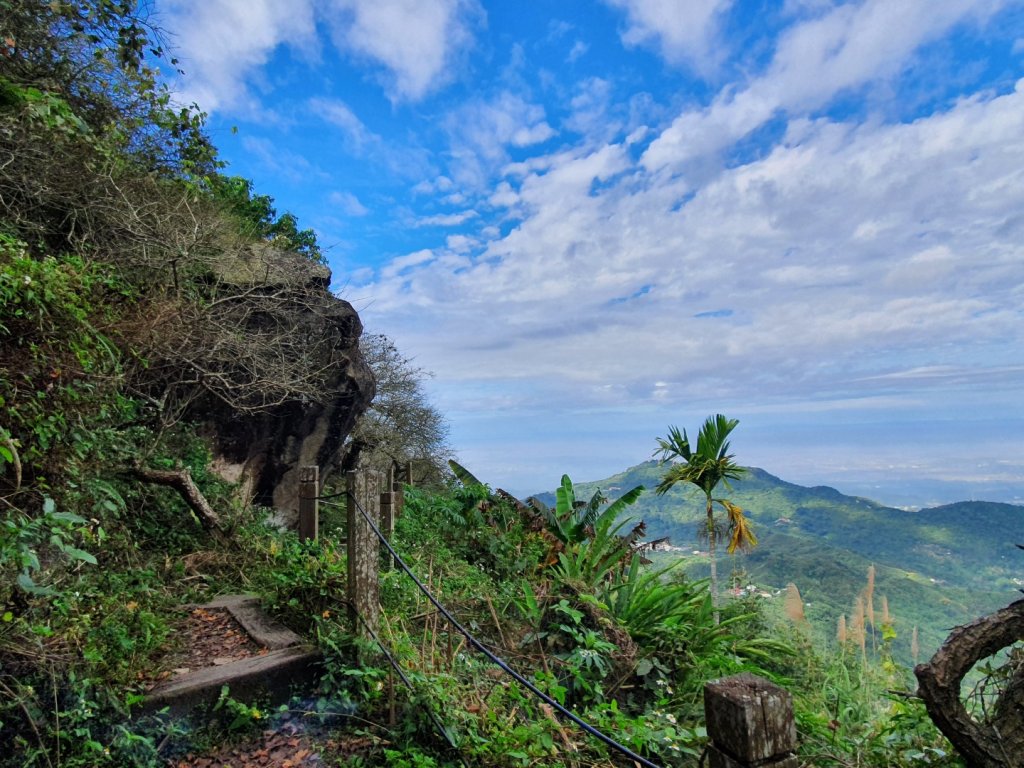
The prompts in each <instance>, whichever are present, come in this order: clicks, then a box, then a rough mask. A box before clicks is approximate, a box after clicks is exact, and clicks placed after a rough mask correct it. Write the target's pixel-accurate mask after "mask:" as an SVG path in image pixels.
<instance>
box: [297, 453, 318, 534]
mask: <svg viewBox="0 0 1024 768" xmlns="http://www.w3.org/2000/svg"><path fill="white" fill-rule="evenodd" d="M319 496H320V468H319V467H299V541H311V540H313V539H316V538H317V537H318V536H319V535H320V502H319V500H318V497H319Z"/></svg>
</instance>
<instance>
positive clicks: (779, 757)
mask: <svg viewBox="0 0 1024 768" xmlns="http://www.w3.org/2000/svg"><path fill="white" fill-rule="evenodd" d="M704 715H705V719H706V724H707V730H708V737H709V738H710V740H711V743H710V744H709V745H708V758H709V764H710V766H711V768H747V767H748V766H757V768H797V766H798V765H799V761H798V760H797V758H796V756H795V755H794V754H793V750H795V749H796V722H795V721H794V719H793V697H792V696H791V695H790V693H789V691H787V690H785V689H783V688H780V687H779V686H777V685H775V684H774V683H772V682H770V681H768V680H765V679H764V678H763V677H758V676H757V675H752V674H750V673H749V672H744V673H742V674H739V675H733V676H732V677H725V678H722V679H721V680H712V681H711V682H710V683H708V684H707V685H705V686H704Z"/></svg>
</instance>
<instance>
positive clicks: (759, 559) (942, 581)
mask: <svg viewBox="0 0 1024 768" xmlns="http://www.w3.org/2000/svg"><path fill="white" fill-rule="evenodd" d="M663 472H664V467H662V466H659V464H658V463H657V462H655V461H649V462H645V463H643V464H640V465H638V466H635V467H631V468H630V469H627V470H626V471H624V472H622V473H619V474H616V475H612V476H611V477H609V478H606V479H604V480H600V481H597V482H586V483H579V484H577V493H578V494H579V496H580V497H582V498H589V497H590V495H591V494H592V493H593V492H595V491H596V490H597V489H598V488H600V489H601V490H602V491H603V492H604V493H606V494H607V495H608V496H610V497H612V498H614V497H616V496H617V495H618V494H619V493H621V492H625V491H627V490H629V489H630V488H633V487H634V486H636V485H643V486H644V487H645V488H646V489H647V490H646V492H645V493H644V494H643V495H642V496H641V497H640V499H639V500H638V501H637V502H636V503H635V504H634V505H633V506H632V507H631V508H630V510H629V514H630V516H631V517H635V518H638V519H643V520H644V521H645V522H646V523H647V527H648V538H650V539H655V538H659V537H662V536H668V537H670V539H671V544H672V545H673V549H672V550H671V551H670V552H668V553H663V554H660V555H659V557H660V558H668V557H673V558H674V557H683V558H685V559H687V560H688V564H687V570H688V572H690V573H692V574H695V575H702V574H704V573H706V563H705V561H704V559H703V558H702V557H700V556H696V555H694V552H695V551H700V550H702V549H703V547H704V545H703V544H702V543H701V542H700V541H699V539H698V530H699V529H700V527H701V521H702V519H703V516H704V502H703V497H702V496H701V494H700V492H699V491H698V490H696V489H691V487H683V486H676V487H675V488H674V489H673V490H672V491H670V492H669V493H667V494H666V495H664V496H658V495H656V494H655V493H654V488H655V486H656V485H657V484H658V481H659V480H660V478H661V475H662V474H663ZM718 495H719V496H724V497H726V498H729V499H731V500H732V501H733V502H735V503H738V504H739V505H740V506H742V507H743V508H744V509H745V510H746V511H747V514H748V516H749V517H750V518H751V520H753V522H754V525H755V532H756V534H757V536H758V538H759V540H760V544H759V546H758V547H757V548H756V549H754V550H753V551H752V552H750V553H748V554H740V555H735V556H729V555H724V554H723V555H722V556H721V560H720V567H719V573H720V574H721V575H722V577H723V579H724V578H725V577H727V576H728V574H729V573H730V571H733V572H734V573H735V574H736V575H737V577H739V575H740V574H746V578H744V579H742V580H744V581H747V580H752V581H754V582H756V583H758V584H761V585H765V586H771V587H774V588H781V587H784V586H785V585H786V584H787V583H789V582H793V583H795V584H797V586H798V587H799V588H800V592H801V594H802V595H803V598H804V600H805V602H806V603H807V604H808V607H807V615H808V618H809V619H810V620H811V622H812V623H813V624H814V625H815V626H816V628H817V629H818V631H820V632H822V633H827V634H831V633H834V631H835V627H836V621H837V619H838V617H839V615H840V614H842V613H846V614H849V612H850V610H851V606H852V604H853V601H854V599H855V598H856V596H857V594H858V593H859V592H860V591H861V590H862V589H863V587H864V584H865V581H866V574H867V569H868V567H869V566H870V565H871V564H874V565H875V568H876V572H877V573H876V588H875V594H876V599H879V598H880V597H881V596H882V595H885V596H886V597H887V599H888V602H889V607H890V611H891V612H892V615H893V618H894V621H895V627H896V631H897V633H898V637H897V640H896V649H897V652H898V654H899V655H900V657H901V658H903V659H904V660H905V661H909V660H910V635H911V632H912V628H913V627H914V626H917V627H918V629H919V635H920V646H921V653H922V655H928V654H930V653H931V652H932V651H933V650H934V649H935V648H936V647H937V646H938V645H939V643H940V642H941V641H942V639H944V638H945V636H946V635H947V634H948V630H949V628H951V627H953V626H956V625H958V624H963V623H965V622H967V621H970V620H972V619H974V618H976V617H978V616H980V615H982V614H984V613H987V612H988V611H990V610H992V609H994V608H997V607H1000V606H1003V605H1005V604H1007V603H1009V602H1010V601H1012V600H1013V599H1014V598H1015V596H1016V595H1017V592H1016V589H1017V586H1018V583H1017V582H1015V581H1014V580H1015V579H1020V578H1024V556H1021V553H1020V551H1019V550H1017V549H1016V547H1015V546H1014V544H1015V543H1016V542H1018V541H1021V542H1024V507H1020V506H1015V505H1012V504H998V503H993V502H980V501H965V502H959V503H956V504H949V505H945V506H942V507H935V508H932V509H922V510H919V511H906V510H901V509H894V508H891V507H885V506H883V505H881V504H878V503H876V502H874V501H871V500H869V499H864V498H858V497H853V496H846V495H844V494H842V493H840V492H839V491H837V490H835V489H834V488H829V487H827V486H817V487H814V488H807V487H804V486H800V485H795V484H793V483H788V482H786V481H784V480H781V479H780V478H778V477H775V476H774V475H771V474H769V473H768V472H765V471H764V470H762V469H756V468H750V470H749V472H748V473H747V475H746V476H745V477H744V479H743V480H741V481H738V482H735V483H733V487H732V489H731V490H726V489H721V491H720V493H719V494H718ZM548 496H549V494H541V495H540V496H539V497H538V498H540V499H541V500H542V501H545V502H552V501H553V497H551V498H547V497H548ZM723 583H725V582H724V581H723ZM876 610H879V609H878V607H877V606H876Z"/></svg>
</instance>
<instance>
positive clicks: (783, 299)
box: [372, 87, 1024, 408]
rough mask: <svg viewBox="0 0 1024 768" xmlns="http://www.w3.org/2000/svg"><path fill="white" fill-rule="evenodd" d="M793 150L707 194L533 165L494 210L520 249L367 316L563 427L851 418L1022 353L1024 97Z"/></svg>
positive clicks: (979, 101)
mask: <svg viewBox="0 0 1024 768" xmlns="http://www.w3.org/2000/svg"><path fill="white" fill-rule="evenodd" d="M1022 90H1024V87H1022ZM801 135H802V141H801V143H800V144H799V145H797V146H787V145H780V146H777V147H776V148H775V149H774V151H772V152H771V153H770V154H769V155H767V156H766V157H764V158H762V159H760V160H757V161H754V162H751V163H748V164H747V165H744V166H741V167H738V168H734V169H731V170H728V171H725V172H723V173H721V174H720V175H719V176H717V177H716V178H715V179H714V180H713V181H712V182H710V183H708V184H706V185H705V186H703V187H701V188H698V189H696V190H694V189H691V188H690V187H688V186H687V184H686V182H684V181H682V180H680V179H678V178H676V179H665V178H662V177H661V176H659V175H649V174H645V173H644V171H643V170H642V168H641V167H637V166H635V165H634V164H633V161H631V160H630V159H629V156H628V154H627V152H626V149H625V147H623V146H620V145H608V146H605V147H603V148H601V149H600V150H597V151H593V152H583V153H581V152H579V151H566V152H559V153H557V154H553V155H548V156H546V157H543V158H535V159H534V160H533V161H532V162H531V163H528V164H523V165H522V166H521V168H520V173H521V176H522V178H521V181H520V182H519V183H518V189H516V188H513V187H512V185H511V184H508V183H507V182H506V183H503V184H501V185H500V186H499V187H498V188H497V191H496V192H495V195H494V197H495V198H497V199H500V200H501V201H502V202H507V203H509V204H512V203H514V204H516V206H517V211H518V215H520V216H521V217H522V218H521V221H519V222H518V223H517V225H516V226H515V227H514V228H513V229H512V230H511V231H510V232H509V233H508V234H506V235H505V236H504V237H501V238H500V239H497V240H494V241H492V242H490V243H489V244H487V245H486V246H485V248H484V251H483V252H482V254H480V255H479V256H478V257H476V258H475V259H474V260H473V261H471V262H469V263H468V264H467V262H460V266H459V268H458V269H452V270H451V271H450V272H447V273H446V272H444V271H443V270H439V269H437V264H436V263H433V264H431V266H430V269H419V268H418V267H416V266H413V267H411V268H410V269H408V270H407V271H405V272H403V274H402V279H401V281H400V282H398V281H393V280H390V279H388V278H387V277H386V276H384V275H383V274H382V275H381V278H380V280H379V281H378V282H377V283H375V284H374V285H373V286H372V291H373V293H374V294H375V296H376V297H377V302H376V303H375V305H374V307H373V308H372V312H375V313H381V315H386V316H387V317H388V318H389V319H388V322H389V324H391V325H392V326H393V327H395V328H396V329H397V328H400V329H401V330H400V333H401V335H402V336H403V337H404V338H407V339H409V343H410V344H412V345H413V346H414V347H415V348H416V349H417V350H418V353H419V354H420V355H421V357H422V359H423V360H424V363H425V365H427V366H428V367H430V368H433V369H436V370H441V368H442V361H443V369H444V372H443V374H442V377H443V378H444V379H445V380H446V381H448V382H449V384H450V385H451V386H457V387H463V386H471V384H472V383H473V382H481V381H487V380H489V379H492V378H495V379H501V380H502V381H503V382H508V381H509V380H514V379H517V378H522V379H523V380H524V382H529V384H528V386H529V387H530V388H532V389H533V390H534V392H535V397H537V398H539V400H541V401H546V402H548V403H550V404H552V406H554V404H555V403H561V404H563V406H564V407H566V408H580V407H584V406H590V407H598V406H600V407H612V406H613V405H615V404H616V403H622V402H624V401H628V402H629V403H630V404H631V407H639V406H640V405H642V404H643V403H648V404H650V403H652V402H653V400H655V399H656V400H657V401H658V402H659V403H668V404H673V403H674V404H686V403H690V404H691V405H690V407H692V403H699V402H705V401H722V400H727V399H730V398H742V397H744V396H745V395H744V393H751V392H755V391H756V392H757V393H758V394H757V397H758V398H760V399H762V400H763V399H765V398H769V397H771V396H778V397H780V398H801V397H807V396H810V395H812V394H813V395H814V396H815V397H816V398H819V399H824V400H829V399H834V398H835V399H840V400H841V399H844V398H847V397H848V394H847V390H848V389H849V388H850V387H853V386H854V384H853V383H852V382H853V381H854V379H857V380H863V379H864V377H866V376H871V375H875V374H877V373H879V372H885V371H886V370H889V369H890V366H891V364H892V363H894V362H895V361H897V360H898V361H899V362H900V363H901V364H903V365H904V366H911V367H913V366H919V367H927V366H936V365H945V364H949V361H951V360H957V361H958V362H959V363H960V364H965V363H967V362H968V361H971V362H973V357H977V356H987V355H991V354H992V349H991V346H990V344H992V343H995V342H997V341H998V340H999V339H1002V338H1006V337H1007V334H1009V335H1013V334H1015V333H1017V330H1016V329H1018V328H1019V324H1020V316H1019V309H1018V308H1019V307H1020V306H1022V305H1024V288H1022V287H1021V286H1022V285H1024V273H1022V270H1024V246H1022V245H1021V244H1020V243H1021V242H1024V241H1022V239H1021V237H1020V235H1021V234H1022V233H1021V232H1020V231H1019V230H1020V229H1022V228H1024V223H1018V224H1017V225H1016V227H1017V229H1013V228H1012V227H1011V228H1009V229H1007V223H1008V222H1010V223H1012V222H1014V221H1019V219H1020V217H1019V213H1018V211H1019V210H1020V209H1021V207H1022V205H1024V191H1022V190H1024V171H1021V170H1020V169H1022V168H1024V145H1022V144H1021V143H1020V141H1019V136H1020V135H1024V92H1015V93H1012V94H1007V95H1004V96H1000V97H998V98H994V97H991V96H990V97H988V98H975V99H971V100H964V101H962V102H960V103H958V104H956V105H955V106H954V107H953V108H951V109H950V110H949V111H948V112H946V113H942V114H936V115H934V116H932V117H930V118H925V119H921V120H918V121H917V122H915V123H913V124H909V125H890V126H884V125H870V124H869V125H864V126H852V125H842V124H835V123H830V122H828V121H823V120H819V121H816V122H814V123H813V124H810V125H805V126H803V127H802V128H801ZM949 137H955V140H951V139H950V138H949ZM680 200H686V201H687V202H685V203H684V204H682V207H678V206H679V204H680V203H679V201H680ZM880 222H881V224H879V223H880ZM866 223H875V226H876V235H875V237H864V236H863V234H864V231H865V228H866ZM858 233H860V236H858ZM440 306H444V307H446V309H445V312H444V313H443V316H442V315H431V319H430V320H429V322H424V315H423V314H422V312H416V314H412V311H413V308H423V307H440ZM723 310H730V311H729V312H726V311H723ZM702 313H705V314H706V313H710V315H709V316H705V317H695V315H699V314H702ZM396 333H398V331H397V330H396ZM1002 354H1004V355H1005V354H1006V352H1005V351H1004V352H1003V353H1002ZM511 361H522V364H518V365H517V364H512V365H510V364H509V362H511ZM526 361H528V365H527V364H526ZM1010 362H1011V361H1006V360H1001V359H999V358H998V356H995V357H993V358H992V359H990V360H986V363H985V364H986V365H987V366H989V367H998V366H1000V365H1007V364H1009V363H1010ZM658 381H660V382H662V383H664V384H665V386H662V387H655V386H654V382H658ZM609 382H614V386H612V387H611V388H609V387H608V383H609ZM524 385H525V384H524ZM881 385H882V382H879V386H881Z"/></svg>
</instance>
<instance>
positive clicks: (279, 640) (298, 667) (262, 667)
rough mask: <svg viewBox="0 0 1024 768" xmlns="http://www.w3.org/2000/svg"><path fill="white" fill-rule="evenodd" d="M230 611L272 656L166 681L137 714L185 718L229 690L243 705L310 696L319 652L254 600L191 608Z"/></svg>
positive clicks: (230, 599) (242, 598) (229, 600)
mask: <svg viewBox="0 0 1024 768" xmlns="http://www.w3.org/2000/svg"><path fill="white" fill-rule="evenodd" d="M192 607H197V608H206V609H222V610H227V611H228V612H229V613H231V615H232V616H234V617H235V619H236V620H237V621H238V623H239V624H241V625H242V628H243V629H244V630H245V632H246V634H248V635H249V636H250V637H251V638H252V639H253V641H254V642H255V643H256V644H257V645H260V646H262V647H264V648H267V649H268V651H269V652H268V653H265V654H263V655H261V656H252V657H249V658H244V659H239V660H237V661H232V662H229V663H227V664H221V665H219V666H209V667H203V668H201V669H195V670H192V671H191V672H187V673H185V674H183V675H180V676H179V677H175V678H172V679H170V680H167V681H165V682H163V683H161V684H160V685H158V686H157V687H156V688H154V689H153V690H152V691H150V692H149V694H147V696H146V698H145V701H144V702H143V703H142V705H141V707H140V710H139V712H138V713H137V714H151V713H153V712H157V711H160V710H162V709H164V708H165V707H166V708H167V709H168V710H169V713H170V715H171V716H172V717H180V716H184V715H186V714H188V713H189V712H191V710H193V709H195V708H197V707H200V706H209V705H212V704H214V703H215V702H216V701H217V699H218V698H219V696H220V692H221V689H222V688H223V686H225V685H227V686H228V689H229V695H230V696H231V697H232V698H233V699H238V700H239V701H246V702H252V701H267V702H269V703H271V704H274V703H279V702H283V701H287V700H288V698H289V697H290V696H291V695H292V694H294V693H295V692H296V689H299V690H301V689H306V690H308V689H309V688H311V687H312V686H313V684H314V683H315V682H316V680H317V678H318V676H319V672H320V668H319V667H320V661H321V658H322V657H321V654H320V651H319V650H318V649H317V648H315V647H313V646H311V645H306V644H303V643H302V638H300V637H299V636H298V635H296V634H295V633H294V632H292V631H291V630H290V629H287V628H286V627H284V626H282V625H280V624H278V623H277V622H276V621H274V620H273V619H271V618H270V617H269V616H267V615H266V614H265V613H264V612H263V610H262V609H261V608H260V605H259V600H258V598H256V597H254V596H252V595H226V596H224V597H220V598H218V599H216V600H214V601H212V602H210V603H206V604H204V605H200V606H192Z"/></svg>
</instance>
